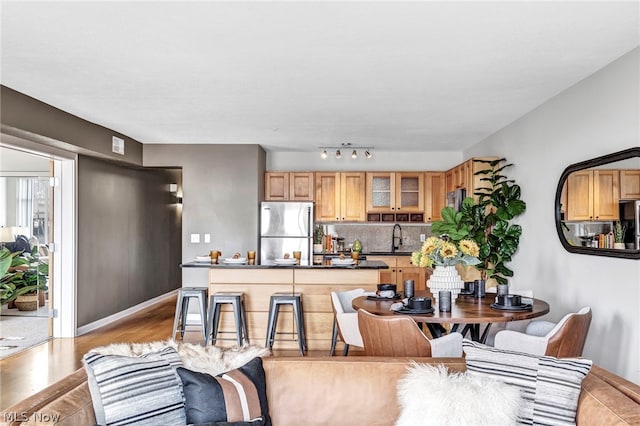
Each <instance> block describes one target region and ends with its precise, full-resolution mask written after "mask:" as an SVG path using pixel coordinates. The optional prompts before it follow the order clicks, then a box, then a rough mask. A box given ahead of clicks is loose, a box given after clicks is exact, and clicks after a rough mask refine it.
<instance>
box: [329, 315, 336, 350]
mask: <svg viewBox="0 0 640 426" xmlns="http://www.w3.org/2000/svg"><path fill="white" fill-rule="evenodd" d="M337 341H338V320H337V319H336V317H333V332H332V333H331V351H330V352H329V356H333V355H334V354H335V353H336V342H337Z"/></svg>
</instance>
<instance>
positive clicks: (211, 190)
mask: <svg viewBox="0 0 640 426" xmlns="http://www.w3.org/2000/svg"><path fill="white" fill-rule="evenodd" d="M143 158H144V166H145V167H181V168H182V179H183V181H182V182H183V187H182V192H183V205H182V260H183V261H185V262H187V261H190V260H194V259H195V257H196V256H197V255H200V254H207V253H209V251H210V250H214V249H215V250H220V251H222V256H223V257H231V256H232V255H233V254H234V253H235V252H240V253H246V251H247V250H257V249H258V241H259V238H258V211H259V205H260V201H262V200H263V198H264V193H263V188H264V185H263V180H264V171H265V164H266V154H265V151H264V150H263V149H262V147H260V146H259V145H182V144H181V145H171V144H155V145H154V144H145V145H144V150H143ZM191 234H199V235H200V243H191V238H190V236H191ZM204 234H210V235H211V243H204V242H203V238H204ZM182 281H183V284H184V285H185V286H206V285H207V283H208V282H209V277H208V270H206V269H197V268H191V269H185V270H183V272H182Z"/></svg>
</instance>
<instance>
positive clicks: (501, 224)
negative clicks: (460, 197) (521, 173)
mask: <svg viewBox="0 0 640 426" xmlns="http://www.w3.org/2000/svg"><path fill="white" fill-rule="evenodd" d="M474 161H477V162H481V163H485V164H488V165H489V168H488V169H486V170H481V171H479V172H477V173H476V175H481V176H483V177H482V178H481V179H480V180H481V181H482V182H486V183H487V186H486V187H483V188H480V189H478V190H476V192H475V193H474V195H476V196H477V197H478V201H477V202H476V201H475V200H474V199H473V198H471V197H467V198H466V199H465V200H464V201H463V203H462V207H461V209H460V211H458V212H456V211H455V210H454V209H453V208H451V207H445V208H444V209H443V210H442V220H441V221H437V222H434V223H433V224H432V226H431V229H432V232H433V233H435V234H447V235H449V238H451V239H452V240H453V241H461V240H463V239H470V240H473V241H475V242H476V243H477V244H478V247H479V254H478V259H480V263H479V264H478V265H476V266H475V267H476V268H477V269H478V270H480V274H481V279H482V280H484V281H487V280H495V282H496V284H497V285H498V287H499V288H498V292H499V294H500V293H504V292H505V290H506V292H508V287H503V288H500V286H501V285H502V286H507V285H508V278H509V277H512V276H513V271H512V270H511V269H510V268H509V267H508V266H507V263H508V262H510V261H511V259H512V257H513V255H514V254H515V252H516V251H517V250H518V245H519V243H520V236H521V235H522V228H521V227H520V225H517V224H514V223H512V220H513V219H514V218H515V217H516V216H519V215H521V214H522V213H524V211H525V210H526V203H525V202H524V201H523V200H521V199H520V195H521V191H520V186H519V185H517V184H515V181H514V180H512V179H508V178H507V177H506V176H505V175H504V174H503V172H504V170H505V169H506V168H508V167H510V166H512V164H505V162H506V159H504V158H500V159H497V160H474Z"/></svg>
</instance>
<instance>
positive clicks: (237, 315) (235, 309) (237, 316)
mask: <svg viewBox="0 0 640 426" xmlns="http://www.w3.org/2000/svg"><path fill="white" fill-rule="evenodd" d="M232 306H233V316H234V318H235V322H236V340H237V342H238V347H242V314H241V312H240V302H239V301H237V300H236V301H234V302H233V303H232Z"/></svg>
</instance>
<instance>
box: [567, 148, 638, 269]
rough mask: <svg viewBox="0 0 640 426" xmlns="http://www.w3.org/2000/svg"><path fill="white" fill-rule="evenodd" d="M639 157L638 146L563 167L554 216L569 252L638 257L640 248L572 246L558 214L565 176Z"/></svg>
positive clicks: (629, 257)
mask: <svg viewBox="0 0 640 426" xmlns="http://www.w3.org/2000/svg"><path fill="white" fill-rule="evenodd" d="M633 157H640V147H635V148H629V149H625V150H624V151H618V152H614V153H613V154H607V155H603V156H602V157H596V158H593V159H591V160H586V161H582V162H580V163H575V164H571V165H570V166H569V167H567V168H566V169H564V172H562V175H561V176H560V182H558V188H557V190H556V203H555V216H556V231H557V232H558V238H560V242H561V243H562V246H563V247H564V248H565V250H567V251H568V252H571V253H579V254H588V255H591V256H608V257H621V258H625V259H640V250H616V249H605V248H594V247H582V246H573V245H571V244H569V242H568V241H567V239H566V238H565V237H564V233H563V232H562V223H561V215H560V200H561V197H562V188H563V187H564V184H565V183H566V182H567V178H568V177H569V175H570V174H571V173H573V172H576V171H578V170H584V169H590V168H593V167H597V166H602V165H604V164H609V163H613V162H616V161H621V160H626V159H627V158H633Z"/></svg>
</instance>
